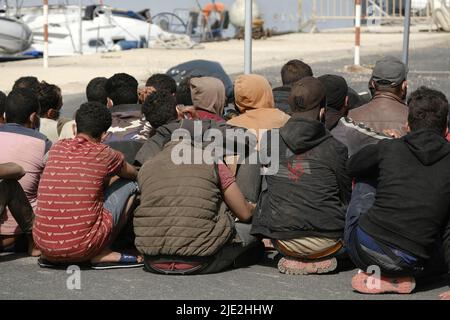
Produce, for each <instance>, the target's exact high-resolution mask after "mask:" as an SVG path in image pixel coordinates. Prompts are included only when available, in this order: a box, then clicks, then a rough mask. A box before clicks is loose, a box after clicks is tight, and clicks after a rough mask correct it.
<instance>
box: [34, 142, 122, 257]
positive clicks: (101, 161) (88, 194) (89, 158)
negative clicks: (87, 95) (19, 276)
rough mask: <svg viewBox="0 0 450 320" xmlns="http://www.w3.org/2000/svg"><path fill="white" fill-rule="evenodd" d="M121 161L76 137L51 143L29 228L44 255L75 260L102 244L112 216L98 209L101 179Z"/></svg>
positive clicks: (101, 200) (116, 154) (111, 173)
mask: <svg viewBox="0 0 450 320" xmlns="http://www.w3.org/2000/svg"><path fill="white" fill-rule="evenodd" d="M123 165H124V157H123V155H122V154H121V153H119V152H117V151H114V150H112V149H111V148H110V147H108V146H107V145H105V144H101V143H94V142H90V141H88V140H86V139H84V138H82V137H76V138H74V139H67V140H61V141H59V142H58V143H57V144H55V145H54V146H53V148H52V149H51V151H50V152H49V157H48V161H47V166H46V168H45V170H44V174H43V176H42V179H41V183H40V185H39V192H38V208H37V211H36V220H35V224H34V228H33V237H34V240H35V242H36V244H37V246H38V247H39V248H40V249H41V250H42V252H43V254H44V255H45V256H46V257H47V258H50V259H52V260H55V261H67V262H80V261H85V260H87V259H90V258H92V257H94V256H95V255H98V254H99V253H100V252H101V251H102V250H103V249H104V248H105V246H106V245H107V244H108V241H109V238H110V236H111V233H112V228H113V220H112V216H111V214H110V213H109V212H108V211H107V210H106V209H105V208H104V207H103V205H104V182H105V179H106V178H108V177H111V176H114V175H116V174H117V173H118V172H120V170H121V169H122V167H123Z"/></svg>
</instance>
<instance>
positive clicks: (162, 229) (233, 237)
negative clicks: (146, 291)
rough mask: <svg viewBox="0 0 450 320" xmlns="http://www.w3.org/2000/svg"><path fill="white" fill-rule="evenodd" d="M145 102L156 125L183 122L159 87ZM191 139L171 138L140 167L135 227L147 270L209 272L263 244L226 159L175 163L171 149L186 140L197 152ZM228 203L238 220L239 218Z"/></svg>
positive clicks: (240, 260) (258, 252)
mask: <svg viewBox="0 0 450 320" xmlns="http://www.w3.org/2000/svg"><path fill="white" fill-rule="evenodd" d="M146 105H148V106H147V107H145V108H144V110H148V112H146V116H147V118H148V120H149V121H150V123H151V125H152V126H153V127H155V128H159V127H161V126H163V125H164V122H166V124H170V123H176V124H177V125H178V126H180V124H179V122H178V121H177V117H178V116H177V110H176V99H175V97H174V96H173V95H172V94H171V93H169V92H167V91H162V92H161V91H159V92H158V91H157V92H155V93H154V94H153V95H151V96H149V97H148V98H147V101H146ZM183 121H191V120H182V121H181V122H183ZM190 141H191V139H186V140H183V141H182V142H178V141H172V142H168V143H166V144H165V145H164V146H163V149H162V151H159V152H158V153H157V154H156V155H155V156H153V157H152V158H151V159H150V160H148V161H146V162H145V164H144V165H143V166H142V168H141V169H140V171H139V176H138V183H139V188H140V191H141V201H140V206H139V207H138V208H137V209H136V211H135V218H134V230H135V234H136V247H137V248H138V249H139V251H140V252H141V253H142V254H143V255H144V261H145V266H146V269H147V270H148V271H151V272H156V273H163V274H194V273H195V274H206V273H216V272H220V271H223V270H225V269H226V268H229V267H231V266H235V267H236V266H239V265H240V264H249V263H254V262H256V261H257V259H259V258H261V257H262V254H263V247H262V244H261V242H260V241H258V240H257V239H256V238H254V237H251V236H250V235H249V231H250V225H248V224H245V223H244V222H246V221H248V220H249V219H250V218H251V216H252V211H253V208H254V205H252V204H250V203H249V202H247V201H246V200H245V198H244V196H243V195H242V192H241V191H240V189H239V187H238V186H237V184H236V182H235V179H234V177H233V175H232V174H231V172H230V170H229V169H228V168H227V167H226V166H225V165H224V164H223V163H218V164H188V163H182V164H176V163H175V162H174V161H173V158H172V151H173V150H174V148H178V147H180V146H182V145H183V146H184V148H186V149H189V150H192V151H194V149H193V146H192V144H191V142H190ZM196 151H200V152H201V151H202V150H196ZM222 199H223V200H222ZM225 204H226V205H225ZM227 206H228V208H230V210H231V211H232V212H233V213H234V217H236V218H237V219H239V222H234V218H233V216H232V215H231V214H230V212H228V210H227ZM244 260H246V261H244Z"/></svg>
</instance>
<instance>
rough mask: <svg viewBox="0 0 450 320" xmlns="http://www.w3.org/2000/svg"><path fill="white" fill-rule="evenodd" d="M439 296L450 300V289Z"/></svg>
mask: <svg viewBox="0 0 450 320" xmlns="http://www.w3.org/2000/svg"><path fill="white" fill-rule="evenodd" d="M439 298H441V300H450V291H447V292H444V293H441V294H440V295H439Z"/></svg>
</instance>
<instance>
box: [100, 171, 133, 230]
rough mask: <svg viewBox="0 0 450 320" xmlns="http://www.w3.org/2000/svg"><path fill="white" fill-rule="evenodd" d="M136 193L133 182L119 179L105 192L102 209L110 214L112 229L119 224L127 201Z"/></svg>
mask: <svg viewBox="0 0 450 320" xmlns="http://www.w3.org/2000/svg"><path fill="white" fill-rule="evenodd" d="M137 191H138V185H137V183H136V182H135V181H131V180H126V179H119V180H117V181H116V182H114V183H113V184H112V185H111V186H109V187H108V188H107V189H106V190H105V203H104V205H103V207H104V208H105V209H106V210H108V211H109V212H110V213H111V216H112V218H113V222H114V227H117V225H118V224H119V221H120V218H121V217H122V214H124V208H125V206H126V204H127V202H128V199H130V197H131V196H132V195H134V194H135V193H136V192H137Z"/></svg>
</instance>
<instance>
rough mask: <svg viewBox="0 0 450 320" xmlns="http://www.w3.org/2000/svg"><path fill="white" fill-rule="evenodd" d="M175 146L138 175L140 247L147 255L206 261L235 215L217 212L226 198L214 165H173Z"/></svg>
mask: <svg viewBox="0 0 450 320" xmlns="http://www.w3.org/2000/svg"><path fill="white" fill-rule="evenodd" d="M175 145H176V144H174V143H169V144H167V145H166V146H165V147H164V149H163V151H161V152H160V153H158V154H157V155H156V156H155V157H154V158H153V159H151V160H150V161H148V162H146V163H145V164H144V166H143V167H142V168H141V170H140V172H139V175H138V182H139V187H140V189H141V193H142V194H141V203H140V206H139V208H138V209H137V210H136V212H135V218H134V229H135V233H136V246H137V248H138V249H139V250H140V251H141V252H142V253H143V254H145V255H148V256H158V255H163V256H164V255H172V256H183V257H190V256H195V257H208V256H211V255H213V254H214V253H216V251H217V250H219V248H220V247H221V246H223V245H224V243H225V242H227V241H228V240H229V238H230V236H231V225H232V221H231V219H230V218H231V217H230V216H228V214H227V213H226V212H225V211H224V210H222V211H219V210H218V209H219V208H220V207H221V203H222V200H221V191H220V187H219V177H218V175H217V172H216V169H215V167H214V166H213V165H206V164H198V165H197V164H191V165H189V164H183V165H178V164H175V163H174V162H173V161H172V159H171V155H172V150H173V149H174V147H175ZM174 219H176V221H174Z"/></svg>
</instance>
